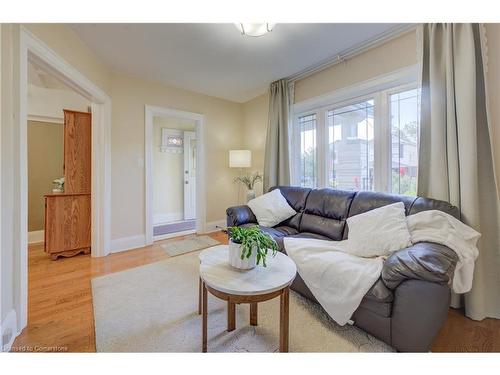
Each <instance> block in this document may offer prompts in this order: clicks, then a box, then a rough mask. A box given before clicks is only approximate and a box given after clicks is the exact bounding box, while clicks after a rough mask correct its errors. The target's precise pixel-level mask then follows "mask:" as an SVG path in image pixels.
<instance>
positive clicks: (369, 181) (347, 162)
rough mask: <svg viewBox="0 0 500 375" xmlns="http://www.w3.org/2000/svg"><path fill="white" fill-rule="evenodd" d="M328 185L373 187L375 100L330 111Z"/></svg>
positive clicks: (360, 187)
mask: <svg viewBox="0 0 500 375" xmlns="http://www.w3.org/2000/svg"><path fill="white" fill-rule="evenodd" d="M327 122H328V159H327V168H328V186H329V187H333V188H336V189H343V190H373V161H374V159H373V156H374V154H373V100H366V101H363V102H360V103H355V104H351V105H348V106H345V107H341V108H338V109H335V110H330V111H328V121H327Z"/></svg>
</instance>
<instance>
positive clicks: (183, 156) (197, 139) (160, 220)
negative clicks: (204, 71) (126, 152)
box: [145, 106, 205, 244]
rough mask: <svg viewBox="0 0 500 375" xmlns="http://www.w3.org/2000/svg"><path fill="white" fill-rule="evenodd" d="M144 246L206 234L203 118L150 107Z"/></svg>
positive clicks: (146, 138)
mask: <svg viewBox="0 0 500 375" xmlns="http://www.w3.org/2000/svg"><path fill="white" fill-rule="evenodd" d="M145 112H146V119H145V143H146V144H145V170H146V173H145V178H146V183H145V186H146V202H145V203H146V204H145V205H146V220H145V222H146V243H147V244H151V243H152V242H153V241H156V240H161V239H166V238H170V237H175V236H179V235H186V234H193V233H201V232H203V231H204V225H205V224H204V223H205V214H204V213H205V202H204V193H203V192H202V189H203V184H202V183H201V181H202V176H203V158H202V157H201V154H202V152H203V136H202V132H203V116H202V115H200V114H197V113H191V112H184V111H178V110H172V109H167V108H161V107H151V106H146V111H145Z"/></svg>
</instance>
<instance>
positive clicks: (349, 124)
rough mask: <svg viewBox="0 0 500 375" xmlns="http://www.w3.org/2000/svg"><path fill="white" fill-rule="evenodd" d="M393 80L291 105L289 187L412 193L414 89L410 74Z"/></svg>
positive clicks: (415, 158)
mask: <svg viewBox="0 0 500 375" xmlns="http://www.w3.org/2000/svg"><path fill="white" fill-rule="evenodd" d="M396 81H397V82H396V83H397V84H396V83H395V84H394V85H392V86H390V85H388V79H387V78H384V80H383V81H382V80H381V82H382V83H381V84H380V86H382V87H381V89H378V90H376V89H373V88H368V89H367V88H366V86H367V84H360V86H359V87H362V89H360V90H356V88H354V89H352V90H342V92H341V93H333V94H331V96H326V97H321V98H318V99H317V103H316V102H315V100H311V101H308V102H305V103H304V104H302V103H299V104H298V105H297V104H296V105H295V106H294V110H295V111H296V115H295V117H294V125H293V129H292V180H293V183H295V184H298V185H301V186H304V187H332V188H335V189H341V190H375V191H385V192H392V193H395V194H404V195H416V190H417V171H418V130H419V129H418V127H419V105H420V97H419V90H418V89H417V85H416V83H412V82H416V76H415V75H413V76H411V79H408V77H406V78H405V79H404V80H403V81H404V82H403V84H401V83H400V81H401V80H400V79H399V78H398V80H396ZM388 87H389V88H388ZM351 91H352V92H351ZM330 98H331V101H330V104H329V103H328V102H327V100H329V99H330ZM350 98H351V99H350ZM315 103H316V106H314V105H315ZM318 104H319V105H318ZM306 107H307V108H306ZM311 107H312V108H311ZM304 109H305V110H304Z"/></svg>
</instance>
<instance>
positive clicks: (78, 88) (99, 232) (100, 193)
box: [12, 26, 111, 329]
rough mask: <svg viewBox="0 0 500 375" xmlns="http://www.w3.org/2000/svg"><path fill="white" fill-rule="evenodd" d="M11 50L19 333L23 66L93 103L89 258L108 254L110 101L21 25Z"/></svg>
mask: <svg viewBox="0 0 500 375" xmlns="http://www.w3.org/2000/svg"><path fill="white" fill-rule="evenodd" d="M15 35H18V38H16V39H15V43H14V47H15V50H16V52H17V54H15V55H14V57H15V58H14V66H16V71H15V72H14V76H13V77H14V78H13V81H14V84H13V93H12V95H14V96H15V97H16V100H15V103H16V104H17V105H15V106H14V107H13V112H14V113H13V114H14V118H15V119H16V120H15V121H16V126H15V132H14V139H13V142H14V145H15V146H16V149H17V154H16V156H15V158H14V160H15V164H17V165H15V168H17V170H18V173H17V174H16V178H15V180H14V187H15V190H17V193H16V194H15V195H14V197H13V200H14V207H15V210H16V211H17V212H18V213H19V214H17V215H15V216H14V219H13V220H14V221H15V223H14V228H15V232H14V233H13V238H14V241H15V246H16V247H17V246H18V247H19V249H20V251H19V252H18V254H19V255H15V256H18V257H19V259H18V260H17V264H18V266H17V267H16V269H15V270H14V278H15V283H14V284H15V285H14V291H16V290H17V291H19V295H17V296H15V298H14V299H15V300H18V301H20V302H19V306H16V310H18V311H17V312H18V313H19V318H18V322H17V323H18V326H19V327H20V328H21V329H22V328H24V327H26V325H27V322H28V313H27V312H28V220H27V218H28V167H27V164H28V163H27V120H28V63H29V62H31V63H33V64H36V65H38V66H40V67H41V68H43V69H44V70H45V71H47V72H48V73H49V74H51V75H52V76H54V77H56V78H57V79H59V80H60V81H62V82H63V83H65V84H66V85H67V86H69V87H70V88H71V89H73V90H74V91H75V92H77V93H78V94H80V95H82V96H83V97H85V98H86V99H88V100H89V101H90V102H91V103H92V208H91V209H92V224H91V225H92V240H91V246H92V256H104V255H107V254H108V253H109V251H110V217H111V214H110V210H111V205H110V202H111V189H110V186H111V181H110V179H111V150H110V145H111V98H110V97H109V96H108V95H107V94H106V93H105V92H104V91H102V90H101V89H100V88H99V87H97V86H96V85H95V84H94V83H93V82H92V81H90V80H89V79H88V78H87V77H85V76H84V75H83V74H82V73H80V72H79V71H78V70H76V69H75V68H74V67H73V66H71V65H70V64H69V63H68V62H67V61H65V60H64V59H63V58H62V57H60V56H59V55H58V54H57V53H56V52H54V51H53V50H52V49H51V48H49V47H48V46H47V45H46V44H45V43H44V42H42V41H41V40H39V39H38V38H37V37H35V36H34V35H33V34H31V33H30V32H29V31H28V30H26V29H25V28H24V27H22V26H17V29H16V31H15Z"/></svg>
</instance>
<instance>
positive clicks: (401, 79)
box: [292, 64, 421, 114]
mask: <svg viewBox="0 0 500 375" xmlns="http://www.w3.org/2000/svg"><path fill="white" fill-rule="evenodd" d="M420 70H421V68H420V65H419V64H416V65H410V66H407V67H405V68H401V69H398V70H395V71H393V72H390V73H387V74H382V75H379V76H377V77H375V78H371V79H368V80H366V81H363V82H359V83H355V84H354V85H351V86H348V87H343V88H340V89H338V90H334V91H331V92H328V93H326V94H323V95H319V96H316V97H314V98H311V99H307V100H304V101H302V102H298V103H295V104H294V105H293V106H292V113H293V114H298V113H304V112H307V111H312V110H316V109H318V108H321V107H326V106H330V105H332V104H335V103H341V102H343V101H346V100H351V99H353V98H355V97H363V96H367V95H370V94H373V93H374V92H377V91H382V90H386V89H389V88H392V87H395V86H402V85H406V84H411V83H415V82H418V79H419V76H420Z"/></svg>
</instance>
